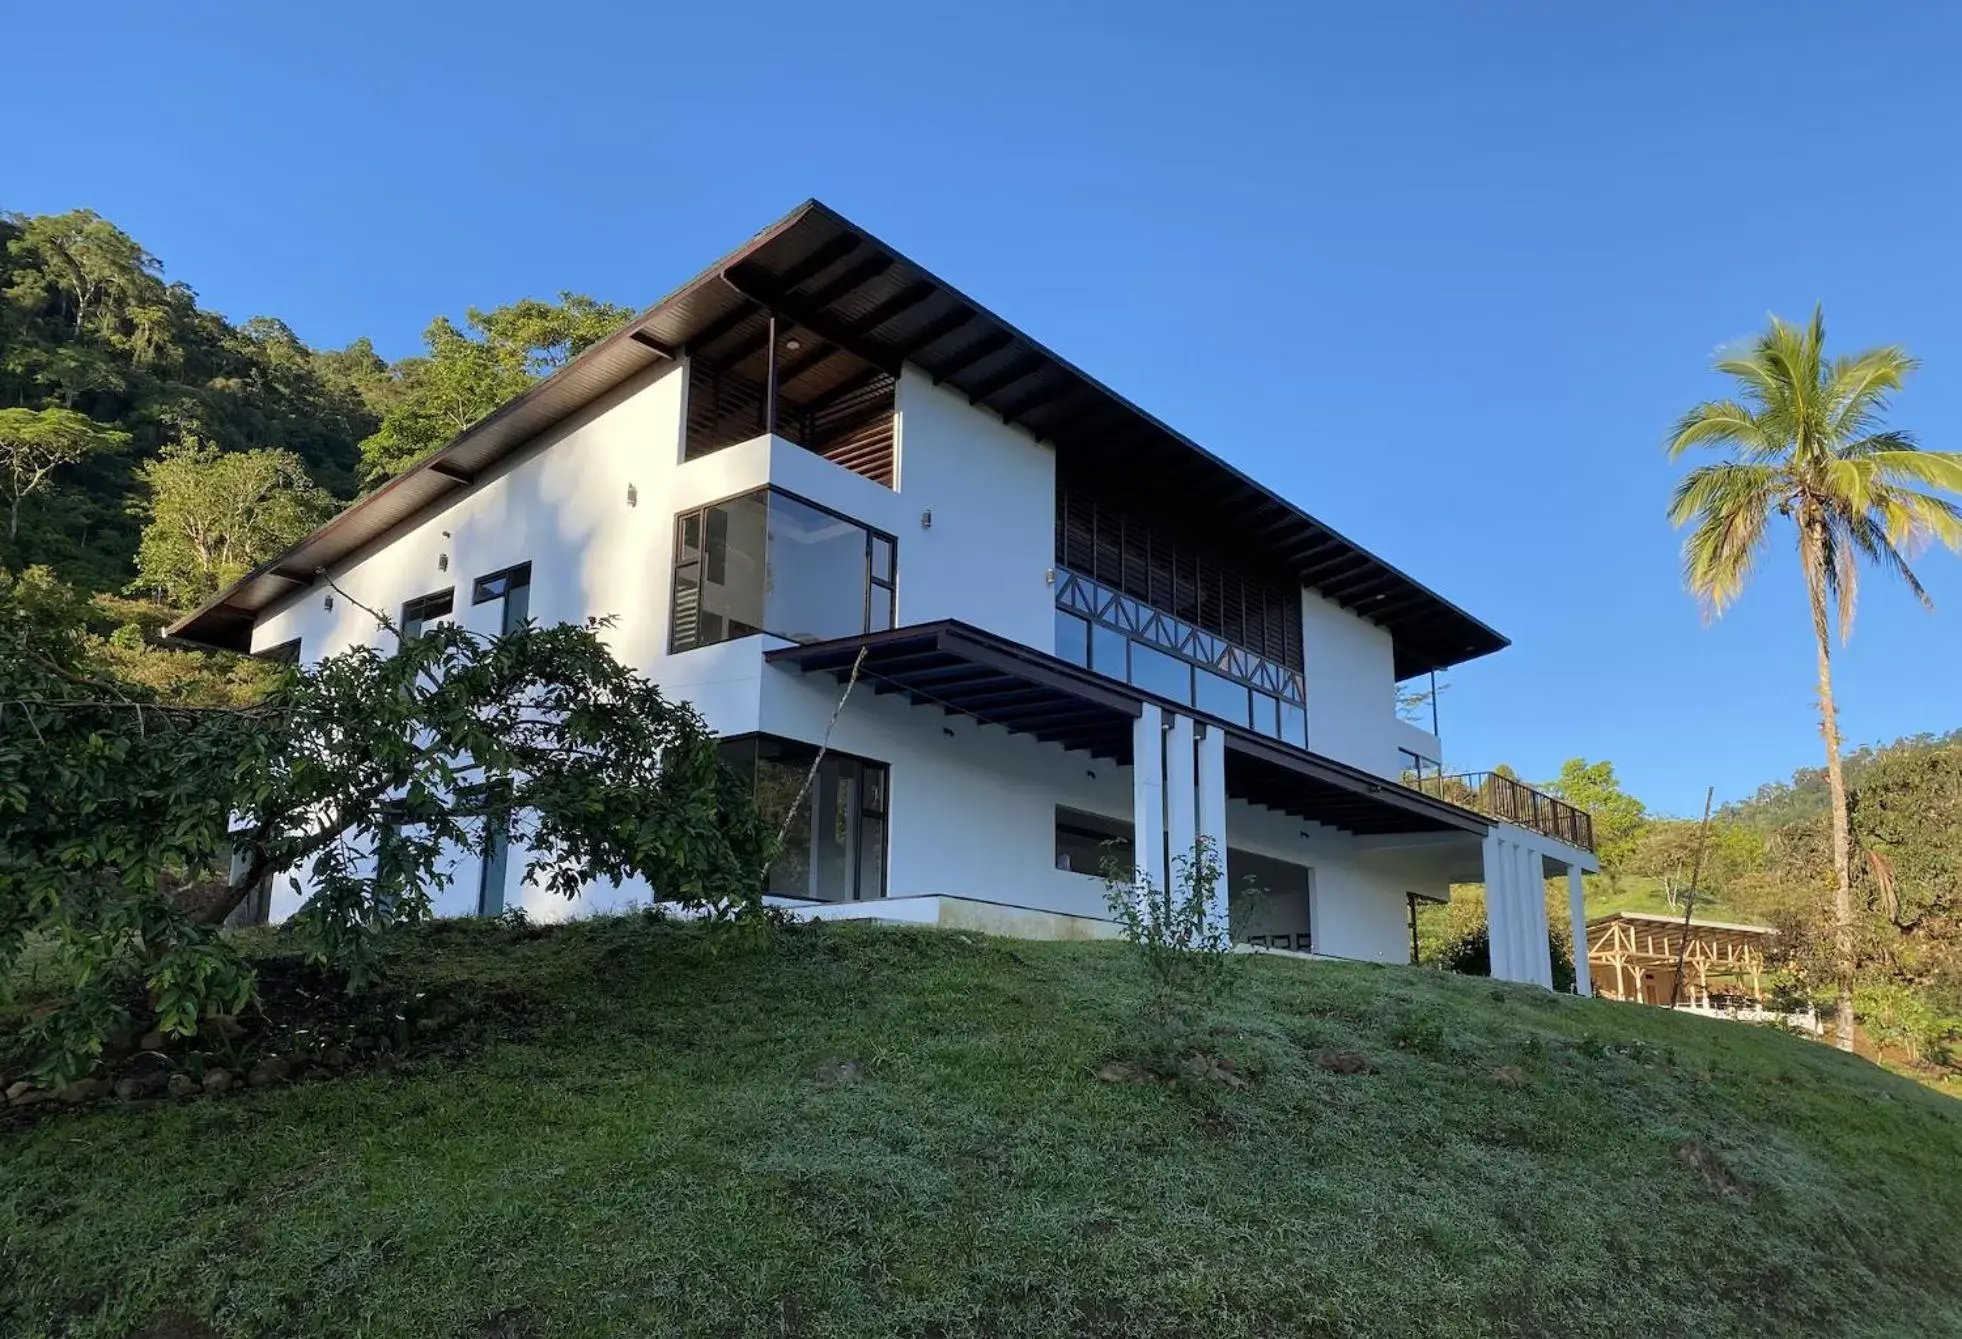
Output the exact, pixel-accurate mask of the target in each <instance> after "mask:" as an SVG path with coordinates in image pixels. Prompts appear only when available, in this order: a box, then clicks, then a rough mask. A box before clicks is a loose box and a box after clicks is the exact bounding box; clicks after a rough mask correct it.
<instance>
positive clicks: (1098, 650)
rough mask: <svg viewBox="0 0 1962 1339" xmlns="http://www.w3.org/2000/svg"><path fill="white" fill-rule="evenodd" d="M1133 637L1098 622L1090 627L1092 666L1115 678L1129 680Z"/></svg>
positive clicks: (1101, 672)
mask: <svg viewBox="0 0 1962 1339" xmlns="http://www.w3.org/2000/svg"><path fill="white" fill-rule="evenodd" d="M1130 646H1131V639H1130V638H1129V637H1126V636H1125V635H1124V634H1123V633H1121V632H1119V631H1118V630H1117V629H1116V628H1107V627H1105V626H1104V625H1103V624H1101V623H1098V624H1096V625H1094V626H1093V627H1092V628H1091V629H1090V668H1091V669H1093V670H1095V671H1097V673H1099V674H1108V675H1109V676H1110V677H1111V678H1113V679H1124V680H1126V681H1129V679H1130V677H1131V662H1130Z"/></svg>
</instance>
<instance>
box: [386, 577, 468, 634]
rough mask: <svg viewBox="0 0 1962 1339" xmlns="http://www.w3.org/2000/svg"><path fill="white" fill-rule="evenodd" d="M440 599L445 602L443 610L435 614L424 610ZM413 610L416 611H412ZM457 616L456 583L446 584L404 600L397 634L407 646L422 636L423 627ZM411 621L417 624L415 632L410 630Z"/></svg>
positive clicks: (397, 625)
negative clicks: (438, 620)
mask: <svg viewBox="0 0 1962 1339" xmlns="http://www.w3.org/2000/svg"><path fill="white" fill-rule="evenodd" d="M438 601H441V602H442V604H443V608H442V610H441V612H439V613H436V614H433V615H432V614H425V613H423V612H422V610H423V609H424V608H425V607H434V605H435V604H436V603H437V602H438ZM412 610H413V611H415V612H411V611H412ZM455 617H456V587H455V586H454V585H450V586H445V587H444V588H443V589H441V590H433V591H430V592H429V593H428V594H427V595H417V596H415V597H413V598H411V599H407V600H404V601H402V611H401V622H400V623H398V624H396V636H397V637H398V638H399V639H400V641H401V642H402V644H403V645H405V646H406V645H408V644H409V643H410V642H412V641H414V640H415V639H416V638H417V637H420V636H421V635H422V632H423V629H424V628H426V627H428V626H429V625H430V624H431V623H433V622H435V621H436V620H437V619H443V618H455ZM411 623H413V624H415V631H414V632H411V631H409V625H410V624H411Z"/></svg>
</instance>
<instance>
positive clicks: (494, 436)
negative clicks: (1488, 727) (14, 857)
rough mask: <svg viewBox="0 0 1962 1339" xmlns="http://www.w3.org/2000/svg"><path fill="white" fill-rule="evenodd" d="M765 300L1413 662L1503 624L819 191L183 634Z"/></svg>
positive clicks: (818, 352)
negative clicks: (1285, 494)
mask: <svg viewBox="0 0 1962 1339" xmlns="http://www.w3.org/2000/svg"><path fill="white" fill-rule="evenodd" d="M768 312H775V313H776V314H777V315H778V316H779V317H780V318H787V319H788V320H790V321H792V322H794V323H795V324H796V325H797V326H798V327H800V328H801V329H802V330H804V331H806V332H808V333H809V334H810V335H811V336H812V337H814V339H815V341H816V344H815V345H814V346H813V347H812V348H810V349H809V350H807V351H806V352H805V353H804V354H803V355H801V356H800V363H801V364H803V365H805V366H806V367H808V368H810V369H811V370H810V371H808V372H807V373H806V375H807V376H810V377H815V378H820V379H821V378H822V377H823V376H824V375H827V374H829V375H835V374H836V373H837V368H836V367H835V366H833V367H831V368H829V369H826V370H825V371H823V372H821V371H819V370H817V364H816V361H815V360H817V359H819V358H821V357H822V355H823V354H824V352H825V350H826V348H830V347H835V348H837V349H839V350H843V351H846V352H848V353H849V354H850V355H851V360H850V361H851V362H852V363H856V364H865V365H869V367H870V368H874V369H880V370H883V371H886V372H889V373H891V374H894V375H897V374H898V373H899V371H900V369H901V368H902V367H903V366H904V365H906V364H911V365H913V366H914V367H917V368H918V369H919V370H920V371H922V372H924V373H925V374H926V375H928V376H929V377H931V378H933V380H934V381H936V382H938V383H941V384H943V385H946V386H949V387H951V388H952V389H954V390H956V391H958V392H960V393H961V394H963V395H965V396H966V397H967V398H968V399H969V401H970V402H971V403H973V404H976V405H979V406H982V407H985V408H986V409H988V410H990V411H992V412H993V413H994V414H996V415H997V416H998V417H1000V418H1001V419H1002V421H1004V422H1006V423H1009V424H1012V425H1015V426H1017V427H1020V428H1022V429H1024V430H1025V431H1027V432H1028V433H1030V434H1031V435H1032V436H1034V437H1036V438H1037V439H1038V440H1041V441H1044V442H1046V443H1048V444H1049V445H1050V446H1051V447H1052V448H1054V450H1055V451H1056V452H1057V457H1058V464H1059V468H1065V469H1067V470H1069V471H1071V472H1073V473H1076V474H1078V475H1079V476H1082V475H1085V474H1089V475H1094V476H1096V477H1100V478H1107V479H1111V480H1120V479H1121V480H1125V481H1127V483H1128V486H1130V487H1133V488H1147V489H1149V490H1150V491H1152V492H1153V493H1154V494H1157V495H1162V496H1163V497H1164V498H1167V499H1173V500H1175V501H1176V503H1177V505H1178V507H1179V508H1180V510H1181V512H1182V514H1184V515H1185V516H1186V517H1188V518H1189V519H1190V521H1191V522H1192V523H1193V524H1194V525H1195V526H1201V527H1211V528H1214V529H1216V531H1217V533H1219V534H1222V535H1230V536H1231V537H1232V543H1233V545H1234V547H1235V549H1236V551H1237V552H1238V553H1239V554H1240V555H1241V556H1243V557H1245V558H1247V559H1249V560H1253V561H1258V562H1261V563H1263V564H1265V565H1267V566H1269V567H1272V568H1275V569H1278V570H1282V571H1286V572H1289V573H1292V574H1294V575H1295V576H1297V577H1298V578H1299V579H1300V580H1301V582H1302V584H1304V585H1306V586H1310V587H1312V588H1314V589H1315V590H1316V591H1318V592H1320V593H1321V594H1322V595H1323V596H1324V597H1326V598H1327V599H1330V600H1332V601H1334V602H1336V603H1337V604H1340V605H1343V606H1345V607H1347V608H1349V609H1351V610H1353V611H1355V612H1356V613H1358V614H1360V615H1362V616H1363V617H1365V618H1368V619H1370V620H1371V621H1373V622H1375V623H1378V624H1380V625H1381V626H1383V627H1384V628H1386V629H1387V630H1388V631H1389V632H1390V634H1391V638H1392V640H1393V643H1394V645H1395V649H1396V673H1397V676H1398V677H1399V678H1407V677H1409V676H1411V675H1414V674H1419V673H1422V672H1424V671H1426V670H1432V669H1443V668H1445V667H1446V666H1449V665H1453V664H1457V663H1459V662H1460V661H1464V660H1470V659H1472V658H1474V657H1477V656H1482V655H1486V654H1489V653H1490V652H1493V651H1497V650H1499V649H1500V648H1502V647H1504V646H1505V645H1506V639H1505V638H1504V637H1502V636H1500V635H1499V634H1498V633H1497V632H1495V631H1493V630H1492V629H1491V628H1490V627H1487V626H1486V625H1485V624H1484V623H1482V622H1480V621H1479V620H1477V619H1475V618H1473V617H1472V616H1471V615H1470V614H1468V613H1466V612H1465V611H1464V610H1462V609H1460V608H1458V607H1457V606H1456V605H1454V604H1452V603H1450V602H1449V601H1447V600H1445V599H1443V598H1442V597H1441V596H1439V595H1437V594H1435V593H1434V592H1432V591H1430V590H1429V589H1427V588H1426V587H1424V586H1422V585H1420V584H1418V583H1417V582H1416V581H1414V580H1412V579H1411V578H1410V577H1408V576H1406V575H1405V574H1404V573H1402V572H1400V571H1398V570H1397V569H1396V568H1395V567H1392V566H1391V565H1390V564H1388V563H1386V562H1384V561H1383V560H1382V559H1380V558H1378V557H1376V556H1375V555H1374V554H1372V553H1370V552H1368V551H1367V550H1366V549H1363V548H1361V547H1360V546H1359V545H1357V544H1355V543H1353V542H1351V541H1350V540H1348V539H1346V538H1344V537H1343V536H1342V535H1340V534H1338V533H1336V532H1335V531H1334V530H1332V529H1330V528H1329V527H1328V526H1327V525H1324V524H1323V523H1322V522H1320V521H1318V520H1316V519H1315V518H1314V517H1312V516H1310V515H1308V513H1306V512H1304V511H1302V510H1301V509H1300V508H1299V507H1296V506H1294V505H1293V504H1292V503H1290V502H1288V501H1287V500H1286V499H1284V498H1282V497H1280V496H1279V495H1278V494H1276V493H1274V492H1273V491H1272V490H1270V489H1268V488H1265V487H1263V486H1262V485H1260V484H1258V483H1256V482H1255V481H1254V480H1252V479H1251V478H1249V477H1248V476H1247V475H1245V474H1243V473H1241V472H1240V471H1239V470H1237V469H1234V468H1233V467H1232V466H1230V465H1228V464H1226V463H1225V462H1224V461H1222V460H1220V459H1219V458H1218V457H1216V456H1214V455H1212V454H1211V453H1210V452H1208V451H1206V450H1205V449H1204V448H1202V447H1201V446H1199V445H1198V444H1197V443H1196V442H1193V441H1192V440H1191V439H1190V438H1188V437H1185V436H1184V435H1182V434H1180V433H1178V432H1176V431H1174V430H1173V429H1172V428H1170V427H1168V426H1167V425H1166V424H1164V423H1162V422H1160V421H1159V420H1158V419H1157V418H1155V417H1153V416H1152V415H1151V414H1149V413H1147V412H1145V411H1144V410H1143V409H1141V408H1139V407H1138V406H1137V405H1135V404H1133V403H1131V402H1130V401H1129V400H1127V399H1125V398H1124V397H1123V396H1121V395H1119V394H1117V392H1115V391H1113V390H1111V389H1110V388H1109V387H1107V386H1105V385H1104V384H1103V383H1101V382H1099V381H1097V380H1096V379H1095V378H1093V377H1091V376H1090V375H1089V374H1087V373H1085V372H1083V371H1082V370H1081V369H1079V368H1077V367H1075V366H1074V365H1072V364H1071V363H1069V362H1067V361H1066V360H1064V359H1062V358H1060V357H1058V356H1057V355H1056V354H1055V353H1053V352H1051V351H1050V350H1049V349H1047V348H1045V347H1044V346H1043V345H1041V344H1039V343H1038V342H1036V341H1035V340H1034V339H1032V338H1031V337H1030V336H1028V335H1026V334H1024V333H1023V332H1021V331H1020V330H1018V329H1016V328H1015V327H1014V326H1012V325H1010V324H1008V322H1006V321H1004V320H1003V319H1002V318H1000V317H999V316H996V315H995V314H994V313H992V312H990V311H988V310H987V309H986V308H985V307H982V306H981V305H980V304H979V303H977V302H975V301H973V300H972V299H971V298H969V297H967V296H966V295H964V294H963V293H961V292H960V291H959V290H957V289H955V288H954V287H953V286H952V285H950V284H948V283H946V282H945V281H944V280H941V279H939V278H938V277H936V276H934V275H933V274H930V273H929V272H927V271H926V270H925V269H923V268H921V267H920V266H918V265H916V264H914V263H913V262H912V261H910V260H908V259H906V258H905V257H904V256H902V255H900V254H899V253H898V252H897V251H895V250H894V249H893V248H891V247H889V246H887V245H886V244H885V243H883V242H881V241H879V240H878V239H877V238H875V237H873V236H872V235H871V234H870V233H868V232H866V231H864V230H863V229H862V228H859V227H858V226H857V225H856V224H854V223H852V222H851V221H850V220H848V219H846V218H844V217H843V216H841V215H839V214H837V213H835V212H833V211H832V210H830V209H828V208H827V207H825V206H824V205H822V204H819V203H818V202H817V201H815V200H812V201H807V202H806V203H804V204H802V205H800V206H798V207H797V208H796V209H794V210H792V211H791V212H790V213H789V214H787V215H785V216H784V217H783V218H782V219H780V220H778V221H777V222H776V223H775V224H773V225H771V226H770V227H769V228H768V229H766V230H765V231H763V232H761V233H759V234H757V236H755V237H754V238H752V239H751V240H750V241H749V242H748V243H746V244H745V245H744V246H742V247H740V248H739V249H737V250H736V251H735V252H733V253H731V254H730V255H729V256H727V257H725V258H724V259H722V260H721V261H718V262H717V263H716V264H715V265H713V266H711V267H709V268H708V269H707V270H705V271H703V272H702V273H701V274H700V275H698V276H697V277H696V278H695V279H693V280H691V281H690V282H689V283H687V284H685V285H684V286H682V287H681V288H680V289H678V290H676V291H675V292H674V293H672V294H670V295H669V296H668V297H666V298H664V299H662V300H661V301H660V302H659V303H657V304H655V305H654V306H653V307H650V308H648V309H647V310H646V311H644V312H642V313H641V314H640V315H639V316H637V317H635V318H634V319H633V320H632V321H630V322H629V323H628V324H627V325H626V326H625V327H624V328H623V329H622V330H620V331H619V332H618V333H616V334H615V335H613V336H612V337H611V338H609V339H606V340H603V341H601V342H600V343H599V344H596V345H594V346H593V347H592V348H590V349H588V350H586V351H585V352H584V353H582V354H580V355H579V357H577V358H575V359H573V360H572V362H571V363H569V364H568V365H567V366H565V367H564V368H562V369H560V370H559V371H558V372H556V373H554V374H553V375H552V376H551V377H549V378H547V379H546V380H544V381H542V382H540V383H539V384H538V385H536V386H534V387H532V388H531V389H530V390H528V391H526V392H525V393H524V394H523V395H521V396H519V397H518V398H517V399H515V400H513V401H511V402H510V403H509V404H507V405H505V406H504V407H503V408H502V409H499V410H498V411H497V412H496V413H494V414H491V415H490V416H489V417H487V418H485V419H483V420H482V421H480V422H478V423H476V424H474V425H472V426H471V427H470V428H468V429H466V430H465V431H464V432H463V433H461V434H460V435H459V436H458V437H457V438H456V439H455V440H454V441H452V442H450V443H449V444H448V445H447V446H445V447H443V448H442V449H441V450H440V451H437V452H435V453H434V454H433V455H431V456H429V457H428V458H426V459H424V460H423V461H421V462H419V463H418V464H416V465H415V466H414V467H412V468H411V469H410V470H409V471H408V472H407V473H405V474H402V475H400V476H398V477H397V478H396V479H394V480H392V481H390V482H389V483H388V484H387V485H385V486H384V487H382V488H379V489H377V490H376V491H375V492H374V493H372V494H370V495H369V496H367V497H365V498H363V499H362V500H361V501H360V502H358V503H356V504H355V505H354V506H352V507H350V508H349V509H348V510H347V511H345V512H343V513H341V514H340V515H339V516H337V517H335V518H334V520H332V521H330V522H328V523H327V524H326V525H325V526H322V527H321V528H320V529H319V530H317V531H315V532H314V533H313V534H312V535H309V536H308V537H307V538H306V539H304V540H302V541H301V542H300V543H299V544H297V545H295V546H294V547H293V548H292V549H290V550H288V551H287V552H286V553H283V554H281V555H280V556H279V557H278V558H275V559H274V560H273V561H272V562H270V563H267V564H265V565H263V566H261V567H259V568H257V569H255V570H254V571H253V572H251V573H249V574H248V575H247V576H245V577H244V578H242V579H241V580H240V581H238V582H236V583H234V584H233V585H232V586H230V587H228V588H227V589H226V590H225V591H224V592H223V593H221V594H220V595H219V596H218V597H216V598H215V599H213V600H212V601H211V602H209V603H208V604H206V605H205V606H204V607H202V608H200V609H199V610H197V611H196V612H195V613H193V614H191V615H190V616H189V617H187V618H185V619H183V620H182V621H180V622H179V623H177V624H176V625H174V626H173V627H172V628H171V629H170V632H171V634H172V635H173V636H177V637H181V638H184V639H186V640H189V641H195V642H200V643H203V644H205V645H210V646H216V647H220V648H223V649H229V650H245V649H247V648H248V645H249V639H250V636H251V625H252V621H253V620H254V619H255V618H256V617H258V616H259V615H260V614H262V613H263V612H264V611H265V610H266V609H267V608H269V607H270V606H271V605H272V604H273V603H275V602H276V601H278V600H279V599H280V598H281V597H282V596H285V595H287V594H290V593H291V592H292V591H293V590H295V589H298V588H299V587H301V586H304V585H306V584H307V583H309V582H311V581H312V580H313V578H314V574H315V573H316V572H317V571H319V570H320V569H323V568H333V567H334V566H336V565H337V564H339V563H341V562H342V561H344V560H345V559H347V558H348V557H350V556H351V555H353V554H354V553H356V552H357V551H358V550H360V549H361V548H363V547H365V546H366V545H368V544H370V543H372V542H374V541H375V540H377V539H379V538H380V537H381V536H383V535H385V534H387V533H388V532H389V531H390V530H391V529H393V528H394V527H396V526H398V525H400V524H402V523H403V522H404V521H406V520H407V519H409V518H410V517H411V516H414V515H415V514H417V513H418V512H420V511H422V510H423V509H425V508H428V507H431V506H434V505H437V504H439V503H441V502H443V501H444V500H445V499H447V498H450V497H452V496H454V495H455V494H456V493H457V492H458V491H459V490H461V489H464V488H467V487H469V486H470V485H471V483H473V482H474V481H475V480H476V479H477V478H479V477H481V476H482V475H483V474H484V473H485V472H486V471H488V470H490V469H491V468H492V467H493V466H495V465H496V464H497V462H498V461H500V460H502V459H503V458H504V457H505V456H507V455H509V454H511V453H512V452H514V451H516V450H518V449H519V448H520V447H522V446H523V445H524V444H525V443H526V442H528V441H529V440H531V439H532V438H534V437H536V436H537V435H538V434H539V433H541V432H543V431H545V430H546V429H548V428H550V427H552V426H554V425H555V424H557V423H559V422H561V421H563V420H564V419H566V418H567V417H569V416H570V415H572V414H573V413H575V412H577V411H578V410H579V409H581V408H582V407H584V406H585V405H587V404H589V403H591V402H592V401H593V400H594V399H596V398H598V397H599V396H600V395H602V394H604V393H605V392H607V391H608V390H610V389H613V388H615V387H618V386H619V385H621V384H622V383H624V382H625V381H627V380H628V379H630V378H631V377H633V376H635V375H637V374H638V373H640V372H643V371H645V370H646V369H647V368H649V367H651V366H654V365H656V364H658V363H660V362H663V361H665V360H668V359H671V358H675V357H679V356H682V355H684V354H689V353H703V354H704V356H708V357H716V358H719V357H724V356H730V357H733V356H735V355H736V353H737V352H738V351H740V350H745V349H747V348H748V347H749V343H751V342H753V341H754V339H755V338H756V330H757V328H758V327H759V326H760V325H761V324H762V323H763V321H764V320H765V317H766V314H767V313H768Z"/></svg>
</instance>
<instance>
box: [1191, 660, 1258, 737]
mask: <svg viewBox="0 0 1962 1339" xmlns="http://www.w3.org/2000/svg"><path fill="white" fill-rule="evenodd" d="M1192 677H1193V679H1194V681H1195V683H1196V685H1197V688H1198V691H1197V693H1196V694H1194V696H1193V700H1192V705H1193V706H1195V707H1197V708H1199V710H1201V711H1203V712H1205V713H1206V714H1207V715H1208V716H1217V717H1219V718H1220V719H1221V720H1222V721H1231V722H1232V723H1233V724H1235V725H1245V724H1247V723H1248V717H1247V686H1246V685H1245V684H1243V683H1234V682H1233V680H1231V679H1228V678H1226V677H1225V676H1223V675H1219V674H1215V673H1213V672H1212V671H1211V670H1209V669H1194V670H1193V671H1192Z"/></svg>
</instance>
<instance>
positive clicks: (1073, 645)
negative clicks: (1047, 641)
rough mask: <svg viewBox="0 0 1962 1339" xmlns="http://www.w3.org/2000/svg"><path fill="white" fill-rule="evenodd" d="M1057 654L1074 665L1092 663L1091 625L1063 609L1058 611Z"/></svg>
mask: <svg viewBox="0 0 1962 1339" xmlns="http://www.w3.org/2000/svg"><path fill="white" fill-rule="evenodd" d="M1056 654H1057V656H1058V657H1059V658H1061V659H1063V660H1067V661H1069V662H1070V664H1072V665H1088V664H1089V663H1090V625H1089V624H1088V623H1085V622H1084V621H1083V620H1082V619H1080V618H1078V617H1077V616H1076V615H1075V614H1070V613H1065V612H1064V611H1063V610H1061V609H1058V610H1057V611H1056Z"/></svg>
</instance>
